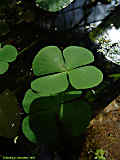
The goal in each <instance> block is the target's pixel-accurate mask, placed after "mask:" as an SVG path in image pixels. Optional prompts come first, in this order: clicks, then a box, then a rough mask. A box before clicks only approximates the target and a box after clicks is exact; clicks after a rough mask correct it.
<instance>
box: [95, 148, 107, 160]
mask: <svg viewBox="0 0 120 160" xmlns="http://www.w3.org/2000/svg"><path fill="white" fill-rule="evenodd" d="M104 154H105V151H104V150H103V149H97V150H96V152H95V157H94V159H97V160H106V158H105V157H104Z"/></svg>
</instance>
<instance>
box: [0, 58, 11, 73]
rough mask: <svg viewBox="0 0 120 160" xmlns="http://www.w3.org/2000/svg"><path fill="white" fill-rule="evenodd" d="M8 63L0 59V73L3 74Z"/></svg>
mask: <svg viewBox="0 0 120 160" xmlns="http://www.w3.org/2000/svg"><path fill="white" fill-rule="evenodd" d="M8 67H9V64H8V63H6V62H1V61H0V75H1V74H4V73H5V72H6V71H7V70H8Z"/></svg>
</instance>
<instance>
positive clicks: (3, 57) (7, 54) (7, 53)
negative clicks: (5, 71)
mask: <svg viewBox="0 0 120 160" xmlns="http://www.w3.org/2000/svg"><path fill="white" fill-rule="evenodd" d="M16 57H17V49H16V48H15V47H14V46H12V45H5V46H4V47H3V48H0V61H3V62H13V61H14V60H15V59H16Z"/></svg>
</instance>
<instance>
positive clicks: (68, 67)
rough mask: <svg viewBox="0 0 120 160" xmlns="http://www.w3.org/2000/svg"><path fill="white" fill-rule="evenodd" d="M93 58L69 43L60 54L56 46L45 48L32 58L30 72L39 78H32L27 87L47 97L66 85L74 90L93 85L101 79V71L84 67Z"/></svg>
mask: <svg viewBox="0 0 120 160" xmlns="http://www.w3.org/2000/svg"><path fill="white" fill-rule="evenodd" d="M93 61H94V56H93V54H92V52H91V51H89V50H88V49H86V48H82V47H77V46H70V47H67V48H65V49H64V50H63V53H61V51H60V50H59V48H57V47H56V46H48V47H45V48H43V49H41V50H40V51H39V52H38V54H37V55H36V56H35V58H34V60H33V64H32V68H33V72H34V74H35V75H37V76H41V77H40V78H37V79H36V80H34V81H32V83H31V88H32V89H33V90H34V91H36V92H39V93H41V96H50V95H53V94H56V93H60V92H63V91H65V90H66V89H67V88H68V87H69V85H70V84H71V85H72V87H74V88H75V89H88V88H92V87H95V86H97V85H98V84H99V83H101V81H102V79H103V75H102V72H101V71H100V70H99V69H97V68H96V67H95V66H92V65H89V66H84V65H87V64H89V63H92V62H93ZM82 66H83V67H82ZM58 84H59V85H58Z"/></svg>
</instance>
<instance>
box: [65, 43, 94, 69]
mask: <svg viewBox="0 0 120 160" xmlns="http://www.w3.org/2000/svg"><path fill="white" fill-rule="evenodd" d="M63 56H64V58H65V65H66V67H67V69H73V68H76V67H79V66H83V65H87V64H89V63H92V62H94V56H93V54H92V52H91V51H90V50H88V49H86V48H83V47H77V46H70V47H67V48H65V49H64V51H63Z"/></svg>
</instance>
